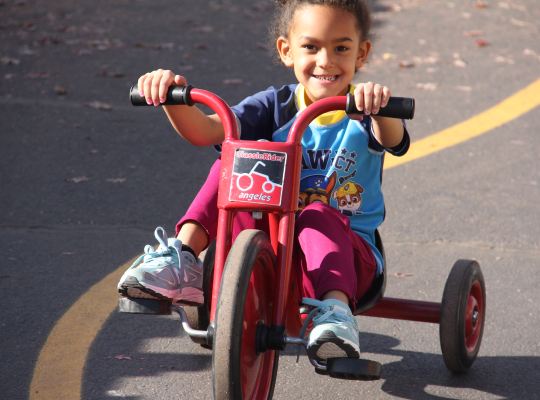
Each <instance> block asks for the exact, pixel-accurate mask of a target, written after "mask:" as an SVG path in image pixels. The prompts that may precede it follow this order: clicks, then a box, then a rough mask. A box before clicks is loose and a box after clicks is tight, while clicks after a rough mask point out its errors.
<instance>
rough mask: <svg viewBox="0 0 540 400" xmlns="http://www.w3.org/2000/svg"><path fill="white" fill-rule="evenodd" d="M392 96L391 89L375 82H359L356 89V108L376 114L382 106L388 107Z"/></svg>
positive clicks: (365, 112)
mask: <svg viewBox="0 0 540 400" xmlns="http://www.w3.org/2000/svg"><path fill="white" fill-rule="evenodd" d="M390 97H391V93H390V89H388V88H387V87H386V86H381V85H379V84H378V83H377V84H375V83H373V82H368V83H359V84H358V85H357V86H356V89H355V90H354V100H355V102H356V108H358V110H359V111H364V114H366V115H370V114H375V115H376V114H377V113H378V112H379V110H380V109H381V107H386V105H387V104H388V100H389V99H390Z"/></svg>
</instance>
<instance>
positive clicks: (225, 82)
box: [223, 78, 244, 85]
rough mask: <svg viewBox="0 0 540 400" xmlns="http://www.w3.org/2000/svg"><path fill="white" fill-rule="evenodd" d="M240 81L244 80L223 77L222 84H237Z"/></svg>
mask: <svg viewBox="0 0 540 400" xmlns="http://www.w3.org/2000/svg"><path fill="white" fill-rule="evenodd" d="M242 82H244V81H243V80H242V79H236V78H233V79H225V80H224V81H223V84H224V85H239V84H241V83H242Z"/></svg>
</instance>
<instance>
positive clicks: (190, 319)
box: [119, 86, 486, 399]
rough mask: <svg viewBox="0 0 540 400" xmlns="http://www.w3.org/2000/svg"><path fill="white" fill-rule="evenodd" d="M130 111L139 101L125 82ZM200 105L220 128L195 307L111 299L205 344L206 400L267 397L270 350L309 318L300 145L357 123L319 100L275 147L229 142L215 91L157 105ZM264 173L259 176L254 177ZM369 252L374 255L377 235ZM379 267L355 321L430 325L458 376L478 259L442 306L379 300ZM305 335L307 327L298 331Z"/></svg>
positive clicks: (404, 112) (458, 266) (472, 335)
mask: <svg viewBox="0 0 540 400" xmlns="http://www.w3.org/2000/svg"><path fill="white" fill-rule="evenodd" d="M130 98H131V101H132V104H134V105H147V104H146V100H145V99H144V98H141V97H140V96H139V94H138V90H137V87H136V86H134V87H133V88H132V90H131V92H130ZM195 103H200V104H204V105H206V106H208V107H210V108H211V109H213V110H214V111H215V112H216V113H217V114H218V116H219V117H220V119H221V121H222V123H223V126H224V129H225V141H224V142H223V145H222V155H221V158H222V161H221V173H220V183H219V195H218V208H219V221H218V234H217V239H216V241H215V242H214V243H213V244H212V245H211V246H210V247H209V248H208V249H207V250H206V253H205V254H204V255H201V258H202V257H204V261H203V265H204V277H203V279H204V292H205V304H204V306H201V307H184V308H182V307H178V306H175V305H171V304H169V303H168V302H166V301H162V300H149V299H132V298H121V299H119V309H120V311H121V312H129V313H149V314H171V312H172V311H174V312H176V313H178V314H179V316H180V318H181V320H182V325H183V327H184V330H185V331H186V333H187V334H188V335H189V336H190V337H191V338H192V340H193V341H195V342H196V343H200V344H201V345H202V346H204V347H207V348H212V351H213V356H212V372H213V386H214V398H216V399H271V398H272V395H273V391H274V385H275V382H276V375H277V366H278V359H279V352H280V351H282V350H284V349H285V347H286V345H287V344H296V345H301V346H304V347H306V346H307V341H306V340H305V339H303V338H299V337H298V335H299V332H300V330H301V327H302V325H303V322H304V320H305V318H306V316H307V314H308V312H309V309H307V308H306V307H305V306H303V305H302V304H301V299H300V298H299V293H298V289H297V286H296V272H295V271H296V270H295V266H294V265H293V237H294V222H295V217H296V212H297V210H298V194H299V185H300V168H301V157H302V146H301V139H302V135H303V133H304V131H305V129H306V128H307V127H308V125H309V124H310V123H311V122H312V121H313V120H314V119H315V118H316V117H318V116H319V115H321V114H324V113H327V112H331V111H336V110H345V111H346V112H347V114H348V115H349V116H350V117H351V118H358V115H359V114H360V113H359V112H358V110H356V108H355V105H354V100H353V99H352V97H351V95H349V96H341V97H332V98H327V99H323V100H319V101H317V102H315V103H313V104H312V105H310V106H309V107H307V108H306V109H305V110H304V111H302V112H301V113H300V114H299V115H298V117H297V119H296V120H295V122H294V124H293V126H292V128H291V130H290V133H289V135H288V138H287V141H286V142H285V143H276V142H263V141H245V140H239V138H238V128H237V125H236V120H235V117H234V114H233V112H232V111H231V109H230V108H229V107H228V106H227V104H226V103H225V102H224V101H223V100H221V99H220V98H219V97H217V96H216V95H214V94H212V93H209V92H207V91H204V90H199V89H194V88H193V87H191V86H187V87H180V86H178V87H174V88H170V89H169V92H168V94H167V100H166V102H165V103H163V104H165V105H169V104H183V105H193V104H195ZM378 115H380V116H387V117H394V118H403V119H411V118H412V117H413V115H414V100H413V99H407V98H397V97H393V98H391V99H390V102H389V103H388V105H387V106H386V107H385V108H384V109H381V111H380V112H379V114H378ZM263 172H264V173H263ZM239 211H247V212H251V214H252V217H253V218H255V219H261V218H267V219H268V225H269V231H270V237H268V236H267V235H266V233H264V232H262V231H258V230H245V231H243V232H241V233H240V234H239V235H238V237H237V238H236V240H235V241H234V243H233V240H232V228H233V221H234V218H235V214H236V213H237V212H239ZM376 239H377V243H376V245H377V247H378V249H379V250H380V252H381V254H382V255H383V258H384V249H383V244H382V241H381V238H380V236H379V235H378V233H377V232H376ZM386 277H387V268H386V267H385V268H384V270H383V273H381V274H380V275H378V276H377V277H376V278H375V280H374V281H373V284H372V286H371V288H370V289H369V291H368V292H367V293H366V294H365V295H364V297H363V298H362V299H360V301H359V302H358V304H357V307H356V311H355V315H363V316H370V317H380V318H392V319H401V320H408V321H419V322H431V323H438V324H440V342H441V349H442V355H443V358H444V362H445V364H446V366H447V367H448V369H450V370H451V371H455V372H464V371H466V370H468V369H469V368H470V367H471V365H472V364H473V362H474V360H475V358H476V356H477V354H478V351H479V348H480V344H481V341H482V333H483V329H484V319H485V310H486V295H485V285H484V278H483V275H482V271H481V270H480V267H479V265H478V263H476V262H475V261H471V260H459V261H457V262H456V263H455V265H454V266H453V268H452V270H451V272H450V275H449V277H448V280H447V282H446V286H445V289H444V293H443V297H442V302H441V303H434V302H426V301H416V300H404V299H395V298H388V297H383V296H384V291H385V287H386ZM308 329H309V328H308ZM310 362H311V364H312V365H313V366H314V367H315V370H316V372H317V373H320V374H325V375H329V376H330V377H334V378H341V379H353V380H374V379H379V378H380V374H381V364H380V363H378V362H375V361H370V360H365V359H353V358H330V359H328V361H327V363H326V364H323V363H319V362H317V361H315V360H312V359H310Z"/></svg>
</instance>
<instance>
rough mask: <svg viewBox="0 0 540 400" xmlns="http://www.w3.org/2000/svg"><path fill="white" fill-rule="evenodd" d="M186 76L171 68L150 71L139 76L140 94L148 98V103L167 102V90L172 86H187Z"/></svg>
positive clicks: (156, 104)
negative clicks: (170, 69) (173, 71)
mask: <svg viewBox="0 0 540 400" xmlns="http://www.w3.org/2000/svg"><path fill="white" fill-rule="evenodd" d="M186 85H187V81H186V78H184V77H183V76H180V75H175V74H174V73H172V72H171V71H169V70H166V71H164V70H162V69H158V70H157V71H153V72H148V73H147V74H144V75H143V76H141V77H140V78H139V81H138V88H139V94H140V95H141V96H142V97H145V98H146V102H147V103H148V104H153V105H155V106H158V105H159V104H160V103H163V102H165V98H166V97H167V90H168V89H169V87H170V86H186Z"/></svg>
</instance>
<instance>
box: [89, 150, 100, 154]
mask: <svg viewBox="0 0 540 400" xmlns="http://www.w3.org/2000/svg"><path fill="white" fill-rule="evenodd" d="M97 153H99V150H96V149H94V150H91V151H90V154H97Z"/></svg>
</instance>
